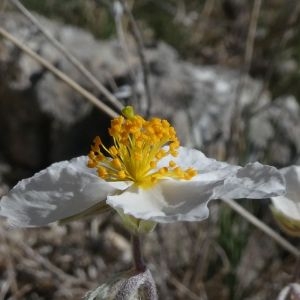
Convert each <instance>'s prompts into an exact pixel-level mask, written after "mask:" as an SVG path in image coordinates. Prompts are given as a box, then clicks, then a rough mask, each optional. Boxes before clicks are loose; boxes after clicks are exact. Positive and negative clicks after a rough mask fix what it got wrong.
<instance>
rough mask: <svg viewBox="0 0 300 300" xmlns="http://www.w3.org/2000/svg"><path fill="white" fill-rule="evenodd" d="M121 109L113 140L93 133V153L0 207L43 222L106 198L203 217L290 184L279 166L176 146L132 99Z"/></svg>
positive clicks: (139, 212) (148, 215) (115, 203)
mask: <svg viewBox="0 0 300 300" xmlns="http://www.w3.org/2000/svg"><path fill="white" fill-rule="evenodd" d="M123 114H124V116H125V118H124V117H122V116H120V117H118V118H116V119H114V120H112V125H111V128H110V129H109V133H110V135H111V136H112V137H113V141H114V145H113V146H112V147H110V148H106V147H105V146H104V145H103V144H102V142H101V140H100V139H99V138H96V139H95V141H94V143H93V145H92V147H91V148H92V150H91V152H90V153H89V156H88V157H86V156H81V157H78V158H74V159H72V160H71V161H63V162H59V163H55V164H53V165H51V166H50V167H48V168H47V169H45V170H43V171H41V172H39V173H37V174H35V175H34V176H33V177H31V178H29V179H25V180H22V181H20V182H19V183H18V184H17V185H16V186H15V187H14V188H13V189H12V190H11V191H10V192H9V193H8V194H7V195H6V196H4V197H3V198H2V200H1V202H0V215H2V216H4V217H6V218H7V219H8V222H9V223H10V224H11V225H15V226H22V227H23V226H24V227H29V226H41V225H46V224H48V223H51V222H55V221H58V220H61V219H64V218H68V217H71V216H73V215H76V214H79V213H82V212H84V211H86V210H88V209H90V208H91V207H92V208H95V210H96V209H97V207H98V206H99V205H101V203H105V202H106V203H107V204H108V205H110V206H111V207H113V208H115V209H116V210H117V211H118V212H119V213H121V215H122V214H125V215H127V214H128V215H130V216H133V217H135V218H137V219H143V220H151V221H155V222H174V221H200V220H203V219H205V218H207V217H208V214H209V211H208V208H207V204H208V202H209V201H210V200H212V199H219V198H222V197H227V198H253V199H254V198H268V197H272V196H278V195H281V194H283V192H284V190H285V187H284V180H283V178H282V176H281V174H280V172H279V171H277V169H275V168H274V167H270V166H265V165H262V164H260V163H253V164H248V165H246V166H245V167H239V166H233V165H230V164H227V163H224V162H218V161H216V160H214V159H210V158H207V157H206V156H205V155H204V154H203V153H202V152H200V151H198V150H194V149H187V148H184V147H179V142H178V139H177V137H176V132H175V130H174V128H173V127H171V126H170V124H169V123H168V122H167V121H166V120H160V119H158V118H154V119H151V120H149V121H145V120H144V119H143V118H142V117H140V116H138V115H135V114H134V113H133V110H132V109H131V108H128V107H127V108H126V109H125V110H124V111H123ZM104 153H106V155H104Z"/></svg>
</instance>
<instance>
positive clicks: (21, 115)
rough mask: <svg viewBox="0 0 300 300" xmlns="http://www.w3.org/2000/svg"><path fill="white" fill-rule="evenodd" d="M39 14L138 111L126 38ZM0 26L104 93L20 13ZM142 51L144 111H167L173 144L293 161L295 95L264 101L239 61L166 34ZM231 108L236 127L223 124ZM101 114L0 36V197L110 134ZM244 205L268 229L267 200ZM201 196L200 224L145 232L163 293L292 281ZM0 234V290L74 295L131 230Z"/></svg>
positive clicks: (202, 294)
mask: <svg viewBox="0 0 300 300" xmlns="http://www.w3.org/2000/svg"><path fill="white" fill-rule="evenodd" d="M40 21H41V22H42V24H44V26H45V27H46V28H47V30H49V31H50V32H51V33H52V34H53V35H54V36H55V37H56V38H57V39H58V40H60V41H61V42H62V43H63V44H64V45H65V46H66V47H67V48H69V49H72V52H74V54H75V55H76V56H77V57H78V58H79V59H80V61H82V62H83V63H84V65H85V66H86V67H87V68H88V69H89V70H91V71H92V73H93V74H95V76H96V77H97V78H98V79H99V80H100V81H101V82H103V83H104V84H105V85H106V87H107V88H108V89H109V90H110V91H111V92H112V93H113V94H114V95H116V96H117V97H118V98H119V99H120V101H122V102H123V103H128V102H129V101H130V100H132V99H133V101H134V104H135V105H136V107H137V109H138V110H139V111H140V113H145V112H146V110H147V108H149V107H148V104H147V101H146V98H145V91H144V88H143V81H142V79H141V67H140V65H139V59H138V56H137V53H136V49H135V48H134V47H133V46H132V47H131V44H130V52H129V56H128V57H127V60H126V61H124V57H123V55H124V53H123V52H122V48H121V47H120V44H119V43H118V41H117V40H109V41H97V40H95V38H94V37H93V36H92V35H91V34H89V33H87V32H85V31H83V30H81V29H78V28H75V27H71V26H64V25H62V24H61V23H58V22H53V21H49V20H47V19H45V18H41V17H40ZM0 25H1V26H4V27H5V28H6V29H7V30H8V31H9V32H10V33H12V34H13V35H15V36H16V37H17V38H19V39H20V40H22V41H24V42H25V41H26V44H28V45H30V46H31V48H32V49H34V50H35V51H37V52H38V53H39V54H41V55H43V57H45V58H46V59H47V60H49V61H50V62H52V63H53V64H55V65H56V66H57V67H58V68H59V69H60V70H62V71H64V72H66V73H67V74H69V75H70V76H71V77H72V78H74V79H75V80H76V81H77V82H79V83H80V84H82V85H83V86H84V87H85V88H87V89H89V90H90V91H92V92H93V93H95V94H97V95H98V96H100V97H101V98H102V99H104V101H106V99H105V97H103V96H101V95H100V94H99V93H98V92H97V91H96V90H95V88H94V87H93V86H91V84H90V83H89V82H88V81H87V80H86V79H85V78H84V77H83V76H82V75H81V73H80V72H78V71H77V70H76V69H75V68H74V67H73V66H72V65H71V64H70V63H69V62H68V61H67V60H66V59H65V58H64V57H63V56H62V55H61V54H60V53H59V52H58V51H57V50H55V49H54V48H53V46H52V45H51V44H50V43H49V42H48V41H47V40H46V39H45V38H44V37H43V36H42V34H41V33H39V32H38V31H37V30H36V29H35V28H34V27H33V26H32V25H30V23H29V22H28V21H27V20H26V19H25V18H24V17H22V16H20V15H18V14H15V13H1V15H0ZM82 45H84V47H82ZM145 55H146V57H147V60H148V63H149V66H150V75H149V82H150V88H151V91H152V93H153V95H152V96H153V101H152V103H151V106H150V112H151V115H155V116H161V117H165V118H168V119H169V120H170V121H171V122H172V123H173V124H174V126H175V127H176V128H177V129H178V134H179V137H180V139H181V141H182V144H185V145H188V146H193V147H197V148H201V149H202V150H203V151H204V152H206V153H207V155H209V156H212V157H215V158H218V159H224V160H225V159H230V160H231V161H232V160H234V161H235V162H238V163H244V162H246V161H249V160H260V161H262V162H266V163H269V164H273V165H275V166H278V167H283V166H286V165H288V164H292V163H298V164H299V162H300V140H299V134H300V107H299V104H298V103H299V102H297V99H295V97H293V96H284V97H280V98H277V99H272V97H271V96H270V93H269V92H268V91H267V90H266V89H265V88H264V85H263V83H262V82H260V81H258V80H254V79H252V78H250V77H249V76H244V75H243V76H242V75H241V73H240V72H239V71H236V70H230V69H225V68H221V67H213V66H200V65H193V64H191V63H189V62H185V61H183V60H181V59H180V58H179V56H178V55H177V53H176V51H175V50H174V49H172V48H171V47H169V46H167V45H166V44H164V43H163V42H161V43H157V44H156V45H154V46H152V47H149V48H147V49H146V50H145ZM132 72H133V73H134V74H135V75H134V79H135V80H134V81H132V78H131V77H130V76H131V74H132ZM241 76H242V77H243V89H240V85H241ZM106 102H107V101H106ZM237 104H238V106H239V110H238V114H237V115H236V110H235V108H236V106H237ZM235 118H238V120H239V122H238V126H235V127H233V128H234V129H232V124H235V123H234V120H235ZM108 124H109V118H108V117H107V116H106V115H105V114H104V113H102V112H99V111H98V110H97V109H96V108H94V107H92V105H90V104H89V103H87V102H86V101H85V100H84V99H82V98H81V97H80V96H79V95H78V94H77V93H76V92H75V91H73V90H72V89H71V88H69V87H68V86H67V85H65V84H64V83H62V82H60V81H59V80H57V79H56V78H55V77H54V76H53V75H52V74H51V73H50V72H49V71H47V70H45V69H44V68H42V67H41V66H40V65H39V64H38V63H36V62H35V61H34V60H32V59H31V58H29V57H28V56H27V55H26V54H24V53H23V52H21V51H19V50H18V49H16V48H15V47H14V46H12V44H11V43H10V42H8V41H5V40H1V41H0V194H1V195H3V194H4V193H5V192H6V191H7V190H8V188H9V187H10V186H12V185H13V184H15V183H16V182H17V181H18V180H20V179H21V178H24V177H28V176H31V175H32V174H33V173H34V172H36V171H38V170H40V169H41V168H43V167H45V166H47V165H49V164H50V163H52V162H55V161H59V160H62V159H68V158H71V157H74V156H77V155H79V154H86V153H87V151H88V149H89V146H90V142H91V141H92V139H93V137H94V136H95V135H101V136H102V137H103V138H104V139H105V138H106V139H107V136H106V128H107V126H108ZM232 130H236V132H237V136H238V138H237V139H232ZM246 204H247V205H248V208H250V209H251V210H253V211H255V212H256V213H257V215H258V216H259V217H260V218H262V219H263V220H264V221H265V222H266V223H267V224H269V225H270V226H272V227H273V228H276V224H275V223H274V221H273V220H272V217H271V215H270V212H269V210H268V204H267V202H266V201H264V202H262V203H261V202H260V203H249V202H247V203H246ZM210 206H211V217H210V218H209V219H208V220H206V221H205V222H201V223H193V224H187V223H178V224H170V225H163V226H159V227H158V228H157V230H156V231H155V232H154V233H151V234H150V235H149V236H147V237H145V240H144V251H145V257H146V260H147V261H148V265H149V268H150V269H151V271H152V273H153V276H154V278H155V280H156V283H157V285H158V289H159V295H160V299H170V300H171V299H203V300H204V299H212V300H214V299H224V300H226V299H247V300H250V299H251V300H259V299H262V300H263V299H276V295H278V293H279V291H280V290H281V289H282V288H283V286H285V285H286V284H287V283H289V282H291V281H293V280H295V277H294V276H295V274H296V272H297V265H296V264H295V259H294V258H293V257H292V256H290V255H289V254H288V253H287V252H285V251H283V250H282V249H281V248H279V246H277V245H276V244H274V242H273V241H272V240H271V239H270V238H269V237H267V236H265V235H264V234H262V233H260V232H259V231H258V230H256V229H254V228H253V227H252V226H250V225H249V224H247V222H246V221H245V220H243V219H242V218H241V217H239V216H237V215H235V213H233V212H232V211H230V209H229V208H227V207H225V204H222V203H217V202H216V203H211V205H210ZM0 240H1V242H0V299H32V300H35V299H81V298H82V296H83V295H84V294H85V293H86V292H87V291H88V290H89V289H92V288H95V287H96V286H97V285H99V284H100V283H101V282H103V281H105V280H107V279H108V278H109V277H110V276H111V275H112V274H114V273H115V272H120V271H123V270H126V269H128V268H130V266H131V249H130V239H129V235H128V233H127V232H126V231H125V230H124V229H123V228H122V226H121V224H120V221H119V219H118V218H117V216H115V215H111V214H108V215H103V216H99V217H97V218H95V219H93V220H87V221H81V222H74V223H70V224H68V225H65V226H58V225H54V226H50V227H47V228H41V229H28V230H19V229H14V228H8V227H7V225H6V224H5V222H4V221H3V220H2V221H1V224H0ZM292 242H293V243H295V244H298V245H299V241H297V240H293V241H292Z"/></svg>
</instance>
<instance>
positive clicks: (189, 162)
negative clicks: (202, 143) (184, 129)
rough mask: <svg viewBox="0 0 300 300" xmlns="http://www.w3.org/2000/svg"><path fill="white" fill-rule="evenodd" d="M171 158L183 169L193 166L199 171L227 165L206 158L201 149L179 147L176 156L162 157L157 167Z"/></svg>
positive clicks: (164, 164)
mask: <svg viewBox="0 0 300 300" xmlns="http://www.w3.org/2000/svg"><path fill="white" fill-rule="evenodd" d="M170 160H173V161H174V162H176V164H177V165H178V166H180V167H181V168H183V169H187V168H190V167H193V168H195V169H196V170H198V171H199V172H200V173H206V172H211V171H213V170H218V169H221V168H223V167H225V166H228V164H227V163H225V162H220V161H217V160H215V159H212V158H208V157H206V156H205V154H203V153H202V152H201V151H199V150H196V149H191V148H185V147H179V149H178V155H177V156H176V157H174V156H172V155H168V156H166V157H164V158H163V159H162V160H161V161H160V162H159V164H158V168H161V167H164V166H168V164H169V161H170Z"/></svg>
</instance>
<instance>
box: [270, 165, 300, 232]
mask: <svg viewBox="0 0 300 300" xmlns="http://www.w3.org/2000/svg"><path fill="white" fill-rule="evenodd" d="M280 172H281V173H282V175H283V176H284V178H285V181H286V195H285V196H278V197H273V198H271V200H272V203H273V206H272V207H271V208H272V212H273V215H274V217H275V219H276V220H277V221H278V224H279V225H280V227H281V228H282V229H283V230H284V231H286V232H287V233H289V234H291V235H293V236H300V166H290V167H287V168H284V169H281V170H280Z"/></svg>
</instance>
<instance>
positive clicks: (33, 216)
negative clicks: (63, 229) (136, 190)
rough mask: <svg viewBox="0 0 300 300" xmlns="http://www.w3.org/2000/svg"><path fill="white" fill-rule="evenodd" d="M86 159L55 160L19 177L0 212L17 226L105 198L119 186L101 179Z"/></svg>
mask: <svg viewBox="0 0 300 300" xmlns="http://www.w3.org/2000/svg"><path fill="white" fill-rule="evenodd" d="M86 162H87V157H86V156H82V157H78V158H74V159H72V160H71V161H62V162H59V163H55V164H53V165H51V166H50V167H48V168H47V169H45V170H42V171H41V172H39V173H37V174H35V175H34V176H33V177H31V178H28V179H24V180H22V181H20V182H19V183H18V184H17V185H16V186H15V187H14V188H13V189H12V190H11V191H10V192H9V193H8V194H7V195H6V196H4V197H3V198H2V199H1V202H0V215H2V216H5V217H7V219H8V222H9V223H10V224H11V225H14V226H20V227H30V226H42V225H46V224H48V223H51V222H54V221H57V220H60V219H63V218H66V217H69V216H72V215H74V214H77V213H80V212H82V211H84V210H86V209H87V208H89V207H91V206H93V205H94V204H96V203H98V202H99V201H103V200H105V199H106V197H107V195H108V194H109V193H111V192H112V191H114V190H115V189H116V188H117V187H116V186H111V185H110V184H109V183H106V182H105V181H104V180H102V179H100V178H99V177H98V176H97V175H96V173H95V170H93V169H90V168H87V167H86ZM122 188H123V187H122V186H121V187H120V189H122Z"/></svg>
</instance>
